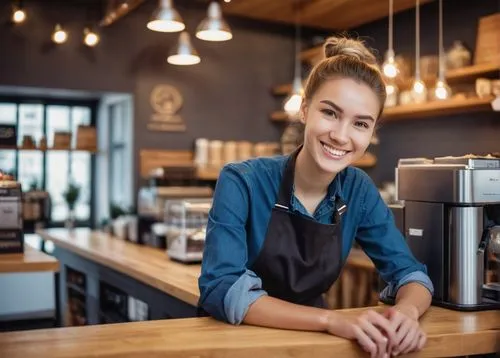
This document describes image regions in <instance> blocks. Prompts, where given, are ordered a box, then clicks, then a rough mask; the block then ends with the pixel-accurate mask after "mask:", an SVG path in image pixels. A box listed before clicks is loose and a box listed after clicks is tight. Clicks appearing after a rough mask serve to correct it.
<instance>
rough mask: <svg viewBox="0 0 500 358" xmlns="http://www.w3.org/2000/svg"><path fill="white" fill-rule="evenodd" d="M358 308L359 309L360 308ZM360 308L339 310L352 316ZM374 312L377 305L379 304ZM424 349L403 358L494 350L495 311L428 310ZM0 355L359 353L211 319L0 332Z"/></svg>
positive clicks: (308, 335)
mask: <svg viewBox="0 0 500 358" xmlns="http://www.w3.org/2000/svg"><path fill="white" fill-rule="evenodd" d="M364 309H366V308H364ZM364 309H353V310H344V312H347V313H348V314H355V313H357V312H359V311H361V310H364ZM374 309H377V310H382V309H383V306H379V307H375V308H374ZM421 322H422V326H423V328H424V330H425V331H426V332H427V335H428V341H427V345H426V347H425V348H424V349H423V350H422V351H421V352H419V353H418V354H414V355H411V357H452V356H465V355H472V354H483V353H492V352H495V351H496V350H497V349H499V348H500V347H497V344H498V342H499V341H500V317H499V313H498V312H494V311H489V312H476V313H461V312H456V311H449V310H445V309H442V308H437V307H431V308H430V310H429V311H428V312H427V313H426V314H425V315H424V317H423V318H422V321H421ZM0 356H1V357H9V358H17V357H19V358H21V357H22V358H29V357H37V358H45V357H46V358H49V357H50V358H62V357H72V358H77V357H78V358H80V357H89V356H92V357H116V358H118V357H120V358H125V357H141V358H142V357H148V358H149V357H245V358H246V357H248V358H254V357H263V358H264V357H280V358H283V357H293V358H302V357H303V358H310V357H318V358H321V357H346V358H348V357H366V356H367V355H366V353H364V352H362V351H361V350H360V349H359V348H358V346H357V345H356V344H355V343H353V342H350V341H348V340H345V339H342V338H338V337H334V336H331V335H328V334H325V333H316V332H298V331H287V330H277V329H268V328H260V327H253V326H247V325H242V326H231V325H228V324H224V323H221V322H217V321H215V320H213V319H211V318H188V319H177V320H162V321H147V322H134V323H123V324H108V325H99V326H87V327H72V328H57V329H45V330H36V331H25V332H11V333H0Z"/></svg>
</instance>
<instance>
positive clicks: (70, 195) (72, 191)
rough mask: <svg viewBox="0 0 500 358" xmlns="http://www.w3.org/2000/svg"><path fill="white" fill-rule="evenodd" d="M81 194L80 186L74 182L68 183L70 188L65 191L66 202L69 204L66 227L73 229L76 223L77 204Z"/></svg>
mask: <svg viewBox="0 0 500 358" xmlns="http://www.w3.org/2000/svg"><path fill="white" fill-rule="evenodd" d="M79 196H80V187H79V186H78V185H76V184H75V183H73V182H70V183H69V184H68V188H67V189H66V191H65V192H64V193H63V197H64V200H66V204H67V205H68V211H69V214H68V219H67V220H66V225H65V226H66V228H68V229H72V228H73V227H74V224H75V213H74V211H75V206H76V202H77V201H78V198H79Z"/></svg>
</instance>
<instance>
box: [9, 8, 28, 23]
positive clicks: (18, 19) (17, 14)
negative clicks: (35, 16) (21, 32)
mask: <svg viewBox="0 0 500 358" xmlns="http://www.w3.org/2000/svg"><path fill="white" fill-rule="evenodd" d="M24 20H26V13H25V12H24V10H23V9H16V10H15V11H14V13H13V14H12V21H14V22H15V23H16V24H20V23H22V22H24Z"/></svg>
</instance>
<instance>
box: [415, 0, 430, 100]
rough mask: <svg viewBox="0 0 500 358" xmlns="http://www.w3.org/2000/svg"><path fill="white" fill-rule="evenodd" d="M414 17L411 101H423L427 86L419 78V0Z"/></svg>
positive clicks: (425, 98)
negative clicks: (413, 67) (413, 75)
mask: <svg viewBox="0 0 500 358" xmlns="http://www.w3.org/2000/svg"><path fill="white" fill-rule="evenodd" d="M416 1H417V3H416V7H415V10H416V19H415V79H414V81H413V86H412V89H411V94H412V97H413V101H414V102H416V103H423V102H425V101H426V100H427V87H426V86H425V83H424V81H422V79H421V78H420V0H416Z"/></svg>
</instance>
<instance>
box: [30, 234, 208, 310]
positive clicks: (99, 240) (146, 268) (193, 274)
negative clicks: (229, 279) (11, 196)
mask: <svg viewBox="0 0 500 358" xmlns="http://www.w3.org/2000/svg"><path fill="white" fill-rule="evenodd" d="M37 233H38V234H39V235H40V236H41V237H42V238H43V239H45V240H50V241H52V242H53V243H54V244H55V245H56V246H59V247H62V248H64V249H67V250H69V251H72V252H74V253H76V254H78V255H80V256H82V257H84V258H86V259H89V260H91V261H94V262H97V263H99V264H101V265H104V266H107V267H110V268H112V269H114V270H116V271H118V272H121V273H123V274H125V275H128V276H130V277H132V278H134V279H136V280H138V281H140V282H143V283H145V284H147V285H150V286H152V287H155V288H157V289H158V290H160V291H162V292H165V293H167V294H169V295H171V296H173V297H176V298H178V299H180V300H182V301H184V302H187V303H188V304H191V305H193V306H196V305H197V303H198V298H199V296H200V294H199V290H198V276H199V275H200V265H184V264H181V263H177V262H173V261H171V260H170V259H169V258H168V256H167V254H166V252H165V251H163V250H159V249H155V248H151V247H147V246H143V245H137V244H133V243H130V242H127V241H123V240H121V239H118V238H116V237H113V236H111V235H108V234H106V233H103V232H98V231H91V230H90V229H80V228H78V229H75V230H73V231H68V230H66V229H48V230H40V231H37Z"/></svg>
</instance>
